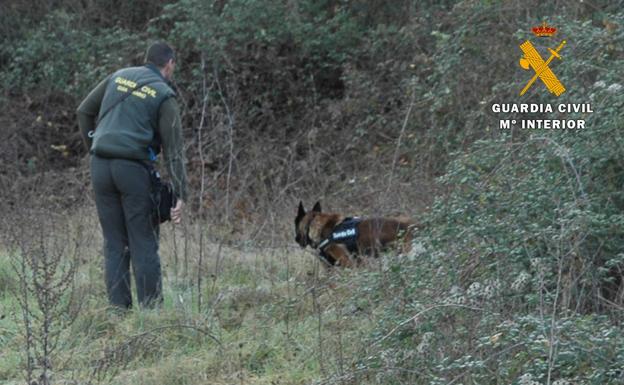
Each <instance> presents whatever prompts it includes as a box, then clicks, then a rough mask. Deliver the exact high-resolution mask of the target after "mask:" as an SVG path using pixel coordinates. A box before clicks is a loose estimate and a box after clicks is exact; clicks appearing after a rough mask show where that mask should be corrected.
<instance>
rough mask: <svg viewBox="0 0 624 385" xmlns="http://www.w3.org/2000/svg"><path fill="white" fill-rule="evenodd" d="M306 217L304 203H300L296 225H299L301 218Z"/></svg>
mask: <svg viewBox="0 0 624 385" xmlns="http://www.w3.org/2000/svg"><path fill="white" fill-rule="evenodd" d="M305 215H306V211H305V209H304V208H303V202H301V201H299V210H298V211H297V218H295V223H299V221H300V220H301V218H303V217H304V216H305Z"/></svg>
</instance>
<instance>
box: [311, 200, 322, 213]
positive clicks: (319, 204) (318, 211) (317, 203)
mask: <svg viewBox="0 0 624 385" xmlns="http://www.w3.org/2000/svg"><path fill="white" fill-rule="evenodd" d="M312 211H316V212H317V213H320V212H321V202H320V201H316V203H315V204H314V207H312Z"/></svg>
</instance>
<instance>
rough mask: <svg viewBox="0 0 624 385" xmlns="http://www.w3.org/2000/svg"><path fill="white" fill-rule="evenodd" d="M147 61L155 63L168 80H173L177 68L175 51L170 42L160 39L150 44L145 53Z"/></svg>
mask: <svg viewBox="0 0 624 385" xmlns="http://www.w3.org/2000/svg"><path fill="white" fill-rule="evenodd" d="M145 62H146V63H152V64H154V65H155V66H156V67H158V68H159V69H160V72H161V73H162V75H163V76H164V77H165V78H166V79H167V80H171V77H172V76H173V70H174V69H175V52H173V48H171V47H170V46H169V44H167V43H165V42H162V41H158V42H156V43H153V44H152V45H150V46H149V48H148V49H147V52H146V53H145Z"/></svg>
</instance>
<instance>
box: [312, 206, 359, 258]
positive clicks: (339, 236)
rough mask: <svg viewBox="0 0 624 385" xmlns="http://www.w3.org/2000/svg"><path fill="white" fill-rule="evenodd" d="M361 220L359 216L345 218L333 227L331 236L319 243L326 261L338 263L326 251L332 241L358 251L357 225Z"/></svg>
mask: <svg viewBox="0 0 624 385" xmlns="http://www.w3.org/2000/svg"><path fill="white" fill-rule="evenodd" d="M361 221H362V219H360V218H358V217H347V218H345V219H344V220H343V221H342V222H340V223H339V224H337V225H336V226H335V227H334V228H333V230H332V232H331V234H330V236H329V237H327V238H325V239H323V240H322V241H321V243H319V246H318V248H319V250H320V256H321V258H323V259H324V260H325V262H327V263H328V264H330V265H332V266H333V265H335V264H336V260H335V259H334V258H333V257H332V256H331V255H329V254H327V253H326V252H325V250H326V249H327V247H328V246H329V245H330V244H332V243H340V244H343V245H345V247H346V248H347V250H349V252H350V253H355V252H356V251H357V236H358V229H357V225H358V224H359V223H360V222H361Z"/></svg>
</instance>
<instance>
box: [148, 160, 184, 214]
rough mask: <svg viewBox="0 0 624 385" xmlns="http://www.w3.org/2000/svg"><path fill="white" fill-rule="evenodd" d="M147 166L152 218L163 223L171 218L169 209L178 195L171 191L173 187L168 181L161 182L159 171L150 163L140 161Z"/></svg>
mask: <svg viewBox="0 0 624 385" xmlns="http://www.w3.org/2000/svg"><path fill="white" fill-rule="evenodd" d="M141 163H142V164H143V165H145V167H146V168H147V171H149V174H150V180H151V182H152V192H151V195H152V203H153V205H154V206H153V218H154V221H156V220H157V221H158V223H163V222H167V221H170V220H171V209H172V208H173V207H175V205H176V203H177V201H178V197H177V196H176V194H175V193H174V191H173V187H172V186H171V183H169V182H163V181H162V179H161V178H160V173H159V172H158V170H156V168H155V167H154V165H153V164H152V163H149V164H147V163H145V162H141Z"/></svg>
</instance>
